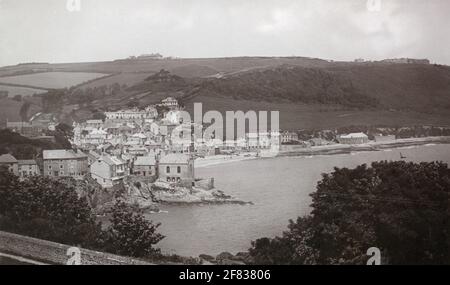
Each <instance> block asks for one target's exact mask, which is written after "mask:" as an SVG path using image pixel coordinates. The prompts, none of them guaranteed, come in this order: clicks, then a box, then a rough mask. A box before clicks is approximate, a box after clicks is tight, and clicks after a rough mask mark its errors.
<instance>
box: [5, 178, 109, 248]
mask: <svg viewBox="0 0 450 285" xmlns="http://www.w3.org/2000/svg"><path fill="white" fill-rule="evenodd" d="M0 183H1V185H0V216H1V217H2V219H1V221H0V229H2V230H6V231H11V232H14V233H18V234H24V235H28V236H32V237H36V238H41V239H47V240H51V241H55V242H60V243H66V244H70V245H80V246H83V247H87V248H97V247H98V246H99V245H100V243H101V236H102V232H101V225H100V224H99V223H97V222H96V221H95V216H94V215H93V213H92V212H91V209H90V208H89V206H88V204H87V202H86V200H85V199H83V198H81V199H80V198H78V196H77V194H76V192H75V190H74V189H73V188H71V187H68V186H67V185H65V184H62V183H61V182H58V181H56V180H51V179H48V178H44V177H41V176H34V177H30V178H29V179H26V180H24V181H19V180H18V178H17V177H16V176H14V175H13V174H11V173H10V172H9V171H7V170H6V169H1V170H0Z"/></svg>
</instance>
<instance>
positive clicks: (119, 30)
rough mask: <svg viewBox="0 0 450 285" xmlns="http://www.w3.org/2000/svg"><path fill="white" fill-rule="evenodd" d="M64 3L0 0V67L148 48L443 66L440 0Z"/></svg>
mask: <svg viewBox="0 0 450 285" xmlns="http://www.w3.org/2000/svg"><path fill="white" fill-rule="evenodd" d="M67 1H68V0H0V66H4V65H11V64H17V63H21V62H32V61H35V62H37V61H45V62H52V63H54V62H78V61H98V60H112V59H117V58H125V57H128V56H130V55H139V54H144V53H152V52H159V53H161V54H163V55H165V56H176V57H226V56H244V55H245V56H255V55H258V56H291V55H297V56H308V57H318V58H324V59H333V60H353V59H355V58H365V59H382V58H392V57H414V58H429V59H430V60H431V61H432V62H437V63H442V64H449V65H450V36H449V35H450V17H449V15H450V1H448V0H248V1H246V0H239V1H237V0H236V1H235V0H164V1H162V0H161V1H157V0H80V1H81V10H80V11H74V12H70V11H69V10H68V9H67V7H66V6H67V5H66V4H67ZM70 1H72V0H70ZM74 1H76V0H74ZM377 1H380V2H381V7H380V9H377V4H376V2H377ZM368 2H369V4H368ZM371 2H372V3H373V4H370V3H371Z"/></svg>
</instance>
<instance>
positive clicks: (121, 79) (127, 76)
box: [80, 72, 153, 89]
mask: <svg viewBox="0 0 450 285" xmlns="http://www.w3.org/2000/svg"><path fill="white" fill-rule="evenodd" d="M152 74H153V73H152V72H123V73H120V74H115V75H112V76H108V77H105V78H100V79H97V80H94V81H92V82H89V83H87V84H83V85H81V86H80V88H83V89H85V88H95V87H99V86H102V85H105V86H109V85H113V84H114V83H119V84H120V85H123V84H126V85H127V86H132V85H134V84H136V83H139V82H141V81H143V80H144V79H145V78H147V77H149V76H150V75H152Z"/></svg>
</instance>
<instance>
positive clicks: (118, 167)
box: [91, 156, 129, 188]
mask: <svg viewBox="0 0 450 285" xmlns="http://www.w3.org/2000/svg"><path fill="white" fill-rule="evenodd" d="M128 174H129V169H128V164H127V163H126V162H125V161H124V160H122V159H120V158H117V157H114V156H102V157H100V158H99V159H98V160H97V161H96V162H94V163H93V164H92V165H91V177H92V178H93V179H95V180H96V181H97V182H98V183H99V184H100V185H101V186H102V187H103V188H111V187H113V186H114V185H117V184H119V183H120V182H121V181H123V179H124V178H125V177H127V176H128Z"/></svg>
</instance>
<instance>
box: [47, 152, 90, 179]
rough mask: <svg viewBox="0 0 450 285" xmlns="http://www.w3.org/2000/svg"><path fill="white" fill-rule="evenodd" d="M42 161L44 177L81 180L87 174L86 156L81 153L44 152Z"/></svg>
mask: <svg viewBox="0 0 450 285" xmlns="http://www.w3.org/2000/svg"><path fill="white" fill-rule="evenodd" d="M43 159H44V169H43V170H42V173H43V174H44V175H45V176H49V177H73V178H75V179H82V178H83V177H84V175H86V174H87V173H88V168H89V166H88V156H87V155H86V154H84V153H83V152H81V151H74V150H71V149H69V150H68V149H61V150H44V152H43Z"/></svg>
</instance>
